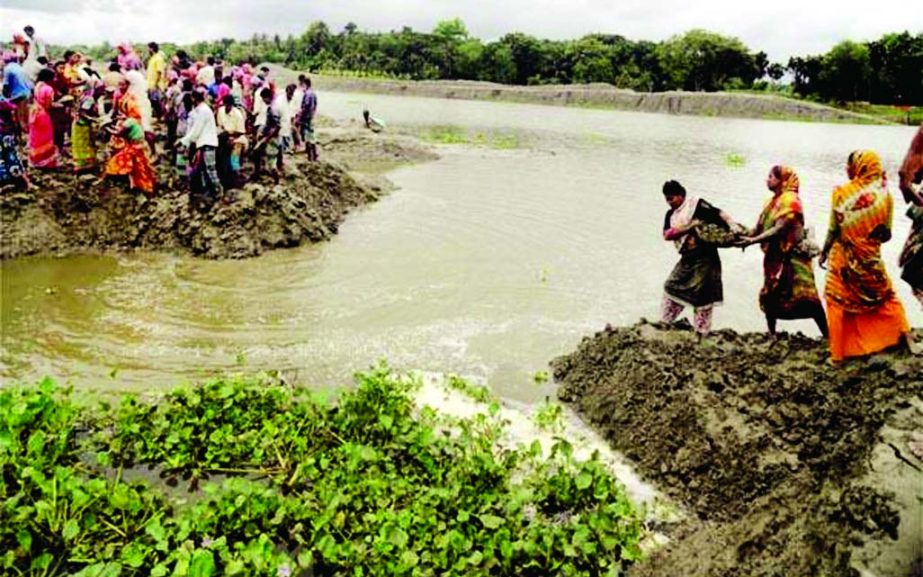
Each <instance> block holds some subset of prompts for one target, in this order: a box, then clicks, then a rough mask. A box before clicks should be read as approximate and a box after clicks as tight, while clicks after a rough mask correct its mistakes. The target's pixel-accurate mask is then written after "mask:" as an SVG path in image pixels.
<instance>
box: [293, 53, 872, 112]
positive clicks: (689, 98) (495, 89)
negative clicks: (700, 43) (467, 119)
mask: <svg viewBox="0 0 923 577" xmlns="http://www.w3.org/2000/svg"><path fill="white" fill-rule="evenodd" d="M276 68H277V70H278V71H279V73H282V72H281V71H282V70H284V69H281V68H278V67H276ZM312 79H313V82H314V85H315V86H317V87H318V89H319V90H321V91H323V90H330V91H337V92H366V93H373V94H389V95H396V96H425V97H430V98H458V99H462V100H496V101H505V102H521V103H534V104H551V105H558V106H586V107H599V108H614V109H616V110H629V111H636V112H655V113H661V114H683V115H694V116H723V117H732V118H759V119H773V120H776V119H779V120H811V121H820V122H847V123H861V124H887V122H885V121H883V120H881V119H877V118H875V117H872V116H868V115H865V114H858V113H855V112H849V111H847V110H840V109H837V108H833V107H831V106H825V105H823V104H817V103H813V102H805V101H800V100H794V99H791V98H783V97H780V96H774V95H769V94H766V95H763V94H744V93H733V92H682V91H671V92H651V93H647V92H635V91H633V90H627V89H620V88H615V87H614V86H611V85H608V84H571V85H546V86H511V85H506V84H494V83H492V82H473V81H468V80H435V81H410V80H377V79H375V80H372V79H362V78H341V77H333V76H312Z"/></svg>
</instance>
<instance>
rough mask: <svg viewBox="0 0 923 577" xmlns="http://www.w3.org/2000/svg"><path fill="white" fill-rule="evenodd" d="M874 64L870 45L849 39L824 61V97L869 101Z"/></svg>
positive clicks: (822, 65)
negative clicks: (870, 53) (872, 63)
mask: <svg viewBox="0 0 923 577" xmlns="http://www.w3.org/2000/svg"><path fill="white" fill-rule="evenodd" d="M871 78H872V65H871V58H870V56H869V47H868V45H867V44H860V43H858V42H852V41H850V40H845V41H843V42H840V43H839V44H837V45H836V46H834V47H833V48H832V49H831V50H830V52H828V53H827V54H825V55H824V57H823V59H822V60H821V70H820V80H821V87H820V89H821V91H822V93H821V94H822V96H824V97H826V98H833V99H836V100H839V101H856V100H868V97H869V88H870V82H871Z"/></svg>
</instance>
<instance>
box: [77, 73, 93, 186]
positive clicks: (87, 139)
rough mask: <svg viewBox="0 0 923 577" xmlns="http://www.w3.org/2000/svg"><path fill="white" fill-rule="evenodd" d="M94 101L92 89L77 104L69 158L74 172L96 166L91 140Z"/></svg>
mask: <svg viewBox="0 0 923 577" xmlns="http://www.w3.org/2000/svg"><path fill="white" fill-rule="evenodd" d="M95 112H96V99H94V98H93V89H92V88H88V89H86V90H85V91H84V94H83V95H82V96H81V98H80V101H79V102H78V104H77V117H76V118H75V119H74V123H73V124H72V125H71V156H72V157H73V159H74V170H75V171H82V170H87V169H88V168H93V167H94V166H96V142H95V141H94V139H93V121H92V120H91V118H90V117H92V116H95Z"/></svg>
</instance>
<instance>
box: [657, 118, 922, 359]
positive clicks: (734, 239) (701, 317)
mask: <svg viewBox="0 0 923 577" xmlns="http://www.w3.org/2000/svg"><path fill="white" fill-rule="evenodd" d="M846 173H847V176H848V178H849V181H848V182H846V183H845V184H843V185H842V186H838V187H836V188H835V189H834V191H833V197H832V201H831V207H832V208H831V215H830V224H829V227H828V230H827V237H826V240H825V242H824V244H823V246H822V247H820V246H818V245H817V244H815V243H814V242H813V240H812V239H811V238H810V235H809V234H806V229H805V218H804V208H803V206H802V202H801V198H800V196H799V179H798V175H797V173H796V172H795V170H794V169H792V168H791V167H788V166H774V167H773V168H772V169H771V170H770V171H769V175H768V176H767V178H766V186H767V188H768V189H769V190H770V191H771V192H772V195H771V196H770V197H769V199H768V200H767V201H766V204H765V206H764V208H763V210H762V212H761V214H760V215H759V218H757V221H756V225H755V226H754V227H752V228H751V227H746V226H744V225H742V224H740V223H738V222H736V221H734V220H733V219H732V218H731V217H730V216H729V215H727V214H726V213H725V212H723V211H721V210H720V209H718V208H716V207H714V206H712V205H711V204H709V203H708V202H707V201H705V200H703V199H700V198H697V197H695V196H693V195H691V194H688V193H687V192H686V190H685V188H684V187H683V186H682V185H681V184H680V183H679V182H676V181H674V180H671V181H668V182H666V183H665V184H664V185H663V194H664V198H665V200H666V202H667V204H668V205H669V207H670V208H669V210H668V211H667V214H666V217H665V220H664V225H663V238H664V239H665V240H667V241H672V242H673V243H675V245H676V248H677V250H678V251H679V254H680V261H679V262H678V263H677V264H676V266H675V267H674V269H673V271H672V273H671V274H670V276H669V278H668V279H667V281H666V283H665V285H664V297H663V303H662V313H661V320H662V322H664V323H673V322H674V321H675V320H676V319H677V317H678V316H679V315H680V313H682V311H683V309H684V308H685V307H691V308H692V309H693V325H694V328H695V330H696V332H698V334H699V335H700V337H704V336H705V335H707V334H708V333H709V331H710V329H711V322H712V313H713V309H714V306H715V305H717V304H720V303H721V302H722V300H723V298H724V295H723V285H722V280H721V259H720V258H719V255H718V248H719V247H732V246H737V247H746V246H749V245H753V244H758V245H760V247H761V248H762V250H763V254H764V256H763V287H762V289H761V290H760V295H759V305H760V309H761V310H762V312H763V314H764V315H765V317H766V323H767V327H768V329H769V332H770V333H771V334H773V335H774V334H775V332H776V324H777V321H778V320H791V319H812V320H813V321H814V322H815V323H816V324H817V328H818V330H819V331H820V332H821V334H822V335H823V336H824V337H825V338H827V339H828V341H829V346H830V356H831V359H832V361H833V362H839V361H842V360H843V359H846V358H849V357H862V356H866V355H869V354H873V353H876V352H879V351H882V350H885V349H888V348H890V347H893V346H896V345H900V344H902V343H904V344H906V345H907V346H912V345H911V343H910V325H909V323H908V322H907V316H906V313H905V310H904V307H903V305H902V303H901V302H900V300H899V299H898V296H897V294H896V292H895V290H894V286H893V285H892V283H891V279H890V277H889V276H888V272H887V267H886V266H885V262H884V260H883V259H882V256H881V245H882V243H885V242H888V241H889V240H890V239H891V224H892V217H893V212H894V201H893V199H892V197H891V194H890V192H889V191H888V179H887V175H886V174H885V171H884V168H883V167H882V163H881V159H880V158H879V156H878V154H876V153H875V152H874V151H871V150H858V151H855V152H852V153H851V154H850V155H849V157H848V159H847V161H846ZM921 180H923V127H920V130H919V131H918V133H917V135H916V137H915V138H914V140H913V142H912V143H911V146H910V149H909V150H908V152H907V155H906V158H905V160H904V163H903V166H902V167H901V170H900V188H901V192H902V193H903V196H904V200H905V201H906V203H907V207H908V208H907V213H906V214H907V217H908V218H910V219H911V223H912V224H911V232H910V236H909V238H908V239H907V241H906V243H905V245H904V248H903V251H902V252H901V256H900V260H899V262H898V264H899V266H900V267H901V269H902V274H901V278H902V279H903V280H904V281H906V282H907V283H908V284H909V285H910V287H911V290H912V292H913V295H914V296H915V298H916V299H917V300H918V301H919V302H920V305H921V306H923V194H921V192H920V191H919V190H918V187H919V184H920V182H921ZM815 258H817V259H818V265H819V266H820V267H821V268H826V269H827V276H826V282H825V287H824V299H825V300H826V309H825V307H824V304H823V303H822V301H821V298H820V295H819V293H818V291H817V287H816V284H815V279H814V265H813V260H814V259H815Z"/></svg>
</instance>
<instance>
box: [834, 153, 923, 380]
mask: <svg viewBox="0 0 923 577" xmlns="http://www.w3.org/2000/svg"><path fill="white" fill-rule="evenodd" d="M846 172H847V174H848V176H849V179H850V180H849V182H848V183H846V184H844V185H842V186H838V187H837V188H835V189H834V190H833V199H832V202H831V215H830V226H829V229H828V231H827V240H826V242H825V243H824V250H823V253H822V254H821V258H820V262H821V265H823V263H824V262H825V261H828V260H829V263H830V264H829V270H828V272H827V283H826V288H825V291H824V293H825V295H824V296H825V297H826V299H827V323H828V325H829V326H830V356H831V358H832V360H833V361H834V362H838V361H841V360H843V359H844V358H847V357H860V356H865V355H869V354H872V353H876V352H878V351H881V350H884V349H886V348H888V347H890V346H893V345H896V344H898V343H900V342H902V341H906V339H907V337H908V335H909V333H910V325H909V323H908V322H907V316H906V314H905V312H904V307H903V305H901V302H900V301H899V300H898V298H897V295H896V294H895V292H894V287H893V286H892V285H891V279H890V278H889V277H888V273H887V271H886V270H885V264H884V262H883V261H882V259H881V244H882V243H884V242H887V241H888V240H890V239H891V219H892V216H893V213H894V200H893V199H892V198H891V194H890V193H889V192H888V188H887V176H886V175H885V172H884V169H883V168H882V166H881V159H880V158H879V157H878V155H877V154H876V153H875V152H873V151H871V150H860V151H856V152H853V153H852V154H850V155H849V160H848V162H847V168H846Z"/></svg>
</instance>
